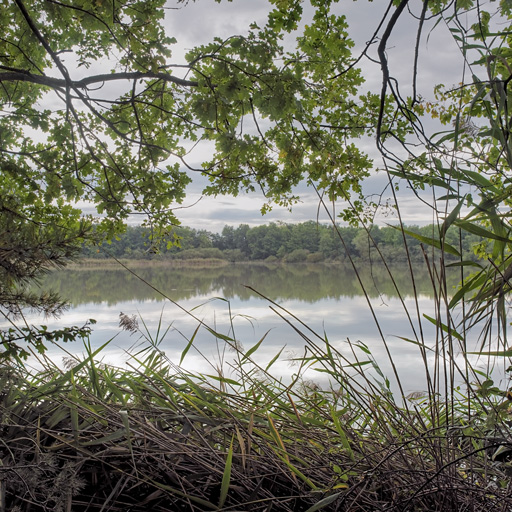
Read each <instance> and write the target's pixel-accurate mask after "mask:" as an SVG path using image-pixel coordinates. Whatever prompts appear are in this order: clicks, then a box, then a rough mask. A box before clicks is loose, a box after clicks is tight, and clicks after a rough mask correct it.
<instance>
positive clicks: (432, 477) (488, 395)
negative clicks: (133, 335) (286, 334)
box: [0, 301, 512, 512]
mask: <svg viewBox="0 0 512 512" xmlns="http://www.w3.org/2000/svg"><path fill="white" fill-rule="evenodd" d="M270 305H271V307H272V308H273V309H274V311H275V312H276V314H278V315H280V316H281V317H282V318H283V321H285V322H287V323H288V324H289V325H290V327H291V328H292V330H293V331H294V332H295V333H296V334H298V335H299V336H301V337H302V339H303V340H304V342H305V347H306V353H305V356H304V357H302V358H298V361H296V362H297V363H298V367H297V371H296V373H295V375H294V378H293V380H292V381H291V382H283V380H282V379H280V378H278V377H276V376H273V374H272V366H273V364H275V362H276V361H277V359H278V356H280V355H281V354H280V353H278V354H276V356H275V357H273V358H272V359H271V360H270V361H269V362H268V363H266V364H265V365H262V364H261V363H258V362H257V361H256V360H255V358H256V355H257V353H258V349H259V348H260V346H261V343H262V342H263V339H262V340H260V341H259V342H258V343H256V344H255V345H254V346H253V347H251V348H249V349H248V350H244V349H243V348H242V346H241V345H240V343H238V342H236V341H235V340H234V339H233V338H231V337H230V336H227V335H225V334H222V333H219V332H216V331H214V330H213V329H211V328H209V327H207V326H205V325H204V324H199V325H198V327H197V329H196V331H195V332H194V334H193V335H192V336H191V338H190V339H189V343H188V344H187V347H186V348H185V350H184V352H183V354H182V357H181V360H182V361H183V360H184V358H186V357H187V354H188V352H189V350H192V349H194V339H195V336H196V335H197V333H198V332H199V330H200V329H207V330H208V331H209V333H210V335H211V336H213V337H215V339H216V340H217V341H219V340H220V341H221V342H222V343H224V344H225V345H226V346H227V347H228V348H229V349H230V350H231V351H232V355H233V357H232V358H230V359H229V361H228V360H226V361H225V364H224V366H223V367H222V368H219V370H218V371H217V372H212V373H211V374H210V375H206V374H196V373H191V372H187V371H185V370H183V369H182V368H180V367H179V366H177V365H176V364H175V363H173V362H172V361H170V360H168V359H167V358H166V356H165V354H164V353H163V352H162V351H160V349H159V343H160V341H161V340H162V339H163V338H164V337H165V334H166V331H165V329H164V328H163V327H162V328H161V329H158V332H157V333H153V334H152V333H149V332H148V331H147V330H146V329H145V326H144V323H143V322H142V327H140V326H139V321H138V320H137V319H135V318H130V317H126V318H124V319H123V320H124V321H123V322H122V326H123V328H124V329H126V330H128V331H131V332H137V333H138V334H139V335H140V336H142V337H143V338H144V339H145V341H146V344H145V346H144V347H143V348H141V349H139V350H137V351H134V352H133V353H132V354H131V356H130V360H129V364H128V366H127V367H126V368H123V369H121V368H116V367H113V366H108V365H105V364H102V363H101V362H99V359H100V358H101V354H102V350H104V349H105V346H103V347H100V348H99V349H97V350H93V349H92V348H91V347H90V345H87V344H86V345H85V349H86V356H85V357H83V358H82V359H79V358H77V357H75V356H70V357H69V358H68V359H67V360H66V365H65V367H64V368H60V367H58V366H57V365H56V364H55V363H54V362H53V361H51V360H49V359H48V358H46V357H45V356H40V357H39V365H40V368H41V369H39V370H37V371H35V370H32V369H30V367H28V365H27V364H26V363H24V362H23V361H21V360H18V361H11V363H9V364H5V365H4V366H3V367H2V369H1V372H0V383H1V389H3V390H4V392H3V393H2V394H1V395H0V412H1V415H2V416H1V417H2V420H1V428H2V437H1V439H2V467H1V468H0V475H1V480H0V482H1V487H0V489H1V493H2V495H1V502H0V503H1V506H0V510H1V511H2V512H3V511H6V510H13V511H16V510H29V509H30V510H32V511H38V510H41V511H42V510H56V511H60V510H62V511H71V510H73V511H75V510H76V511H80V510H84V511H85V510H103V511H116V510H127V509H128V508H129V509H130V510H140V511H142V510H154V511H158V510H162V511H164V510H165V511H169V510H195V511H203V510H232V511H236V510H238V511H239V510H244V511H249V510H251V511H253V510H254V511H269V510H272V511H298V510H301V511H308V512H313V511H316V510H350V511H370V510H425V511H427V510H510V508H511V507H512V495H511V493H510V465H509V463H508V462H507V460H508V448H507V446H508V441H506V440H505V438H504V429H506V428H507V426H508V401H507V399H506V398H505V397H504V396H503V392H501V391H500V390H499V389H498V388H496V387H494V386H493V385H492V384H491V383H490V382H489V381H486V382H483V383H482V384H481V385H479V386H475V385H473V384H471V383H467V387H466V388H465V390H464V391H461V390H453V393H450V394H449V395H446V394H445V395H444V396H443V395H442V394H440V393H437V392H436V393H435V394H431V395H430V396H429V394H428V393H425V394H416V395H412V396H409V397H407V398H406V399H405V400H402V397H396V396H394V395H393V393H392V392H391V390H390V381H389V379H388V378H387V377H385V376H384V375H383V374H382V372H381V370H380V368H379V366H378V363H377V362H376V361H375V360H374V359H373V357H372V355H371V352H370V351H369V350H368V348H367V347H366V346H365V345H364V344H362V343H360V342H359V343H349V342H347V343H348V344H349V345H350V350H351V351H352V353H353V356H352V357H351V358H350V360H349V359H347V356H346V355H345V354H346V353H347V351H346V350H343V353H342V351H341V350H340V349H339V348H338V347H337V346H335V345H334V344H331V343H330V342H329V340H328V339H327V338H326V337H325V336H323V335H319V334H317V333H314V332H313V331H311V330H310V329H309V328H308V327H307V326H305V325H304V324H302V322H301V321H300V319H298V318H296V317H294V316H293V314H291V313H290V312H288V311H286V310H284V309H283V308H280V307H279V306H278V305H277V304H274V303H272V302H271V301H270ZM306 368H308V369H309V370H311V369H312V368H313V369H316V371H318V372H321V374H322V375H327V376H328V377H329V381H330V386H329V387H328V388H326V389H321V388H320V387H318V386H317V385H315V384H314V383H312V382H311V381H309V380H306V379H305V378H304V371H305V369H306Z"/></svg>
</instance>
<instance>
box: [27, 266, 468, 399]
mask: <svg viewBox="0 0 512 512" xmlns="http://www.w3.org/2000/svg"><path fill="white" fill-rule="evenodd" d="M137 274H138V275H140V277H141V278H142V279H143V280H144V281H146V282H148V283H150V284H151V285H152V286H153V287H154V288H152V287H151V286H148V285H146V284H144V282H142V281H141V280H140V279H138V278H137V277H136V276H134V275H132V274H130V273H129V272H128V271H126V270H124V269H108V270H96V269H95V270H77V271H71V270H66V271H61V272H56V273H54V274H51V275H50V276H48V278H47V280H46V282H45V283H44V286H45V287H50V288H51V289H53V290H56V291H58V292H59V293H60V294H61V295H62V296H63V297H64V298H66V299H68V300H69V301H70V303H71V304H72V308H71V310H70V311H69V312H68V313H67V314H65V315H64V316H63V317H62V319H61V320H59V321H57V322H54V321H52V322H48V323H49V327H50V328H53V327H56V326H57V325H71V324H73V325H80V324H83V323H84V322H85V321H86V320H87V319H88V318H95V319H96V320H97V321H98V323H97V325H96V329H95V331H94V336H93V339H92V342H93V345H94V346H99V345H100V344H102V343H104V342H105V341H107V340H108V339H111V338H113V337H114V340H113V341H112V342H111V344H110V346H109V350H108V351H106V352H105V353H104V357H105V359H106V360H107V361H108V362H113V363H115V364H120V361H121V360H122V359H123V357H125V356H126V352H125V351H127V350H129V349H130V347H132V346H134V345H136V344H137V343H138V342H139V337H138V336H136V335H135V336H134V335H130V334H129V333H127V332H120V329H119V313H120V312H123V313H125V314H128V315H137V316H139V317H140V318H141V319H142V320H143V323H142V321H141V328H142V330H145V329H147V332H148V333H149V335H151V336H155V335H156V333H157V331H158V329H159V327H161V328H162V330H165V329H167V327H168V326H170V328H169V331H168V332H167V334H166V336H165V338H164V339H163V341H162V342H161V345H160V346H161V348H162V349H163V350H164V351H165V352H166V354H167V355H168V356H169V357H170V358H171V360H172V361H174V362H175V363H178V362H179V360H180V356H181V353H182V351H183V350H184V348H185V347H186V346H187V343H188V339H190V337H191V336H192V335H193V333H194V331H195V330H196V328H197V326H198V322H199V321H203V322H204V323H205V324H207V325H208V326H210V327H211V328H213V329H216V330H217V331H218V332H220V333H222V334H226V335H229V336H232V337H234V338H236V339H237V340H238V341H239V342H240V343H242V344H243V345H244V347H245V348H246V349H248V348H249V347H251V346H252V345H254V344H255V343H257V342H258V341H259V340H260V339H261V338H262V337H263V336H264V335H265V334H266V333H268V334H267V335H266V338H265V340H264V343H262V345H261V347H260V349H259V350H258V352H257V353H256V359H257V361H258V363H260V364H263V365H265V364H266V363H267V362H268V361H270V360H271V359H272V358H273V356H274V355H275V354H276V353H277V352H278V351H279V350H281V348H282V347H283V346H286V348H285V350H284V352H283V354H284V355H285V357H284V358H282V359H281V360H280V361H279V362H278V363H276V364H275V366H274V368H273V374H276V372H277V374H279V375H281V376H282V377H283V378H285V379H286V378H290V376H291V375H292V374H293V373H294V372H295V371H296V369H295V368H294V367H293V366H290V364H289V361H287V357H288V359H289V358H290V357H293V356H294V355H303V354H304V350H305V339H304V337H303V336H301V335H300V334H299V333H298V332H297V331H296V330H294V329H293V328H292V327H291V326H290V325H289V324H288V323H287V322H286V321H285V320H283V318H281V317H280V316H279V315H278V314H276V312H275V311H273V310H272V309H271V307H270V306H271V303H269V302H268V301H267V300H264V299H263V298H262V297H261V296H259V295H257V294H255V293H254V292H253V291H251V290H250V289H249V288H247V286H250V287H253V288H254V289H256V290H258V292H260V293H261V294H262V295H264V296H266V297H268V298H269V299H271V300H272V301H275V302H276V303H278V304H280V305H281V306H282V307H283V308H284V310H281V314H283V315H284V317H286V318H288V319H289V320H290V321H291V322H292V323H295V324H296V325H298V327H299V328H300V329H303V330H304V331H305V332H306V334H307V335H308V336H312V335H311V333H310V332H308V331H307V330H306V329H304V328H303V327H302V326H301V325H300V324H297V322H296V321H295V320H294V319H293V318H291V317H289V316H288V315H287V313H286V311H288V312H290V313H291V314H293V315H295V316H296V317H297V318H299V319H300V320H301V321H302V322H304V324H306V325H307V326H308V327H309V328H311V329H312V330H313V331H315V332H316V333H318V334H319V336H320V337H323V336H327V337H328V339H329V341H330V343H331V344H332V345H333V346H335V347H336V348H338V349H339V350H340V351H342V352H343V353H344V354H345V353H346V355H347V357H350V352H351V351H350V348H349V346H348V345H347V339H349V340H351V341H357V340H361V341H363V342H364V343H365V344H367V345H368V346H369V347H370V349H371V352H372V355H373V356H374V357H375V359H376V360H377V361H378V362H379V364H380V365H381V367H382V370H383V372H384V373H385V374H386V375H389V376H391V374H392V370H391V365H390V362H389V358H388V356H387V353H386V349H385V347H384V344H383V342H382V337H381V336H380V333H379V331H378V329H377V325H376V323H375V320H374V317H373V314H372V312H371V310H370V308H369V306H368V299H369V300H370V302H371V303H372V306H373V308H374V313H375V315H376V317H377V319H378V322H379V326H380V329H381V332H382V333H383V336H384V339H385V340H386V341H387V343H388V344H389V347H390V350H391V353H392V357H393V359H394V360H395V363H396V364H397V365H398V366H399V370H400V375H401V378H402V379H403V382H404V387H405V389H406V390H409V391H418V390H422V389H424V368H423V363H422V362H421V359H420V357H419V352H418V348H417V346H415V345H413V344H411V343H407V342H405V341H403V339H400V337H402V338H413V337H414V330H418V323H419V321H421V316H420V319H418V318H413V320H412V322H409V321H408V319H407V315H406V312H405V309H404V304H405V308H406V309H408V310H409V311H411V312H412V311H415V307H416V305H415V303H414V295H413V286H412V283H411V281H410V276H409V274H408V272H407V271H406V269H403V268H402V269H393V276H394V280H395V283H393V281H392V280H391V279H390V277H389V275H388V274H387V271H386V270H385V269H384V268H382V267H376V266H374V267H370V266H367V267H366V268H363V269H362V270H361V272H360V279H361V280H362V282H363V283H364V286H365V289H366V291H367V294H368V297H365V296H364V295H363V294H362V289H361V286H360V284H359V281H358V277H357V276H356V274H355V273H354V271H353V270H351V269H348V268H346V267H340V266H329V265H294V266H291V265H289V266H278V265H275V266H269V265H229V266H225V267H217V268H143V269H137ZM457 282H458V277H457V275H456V274H454V275H453V277H452V280H451V286H455V285H456V284H457ZM415 286H416V291H417V297H418V305H419V309H420V311H421V314H423V313H426V314H428V315H433V314H434V301H433V295H432V286H431V283H430V280H429V278H428V273H427V271H426V269H415ZM396 288H398V290H400V293H401V295H402V299H399V298H398V292H397V290H396ZM155 289H156V290H159V291H161V292H162V293H163V294H165V295H166V296H168V297H169V298H170V299H171V301H166V300H165V299H164V298H163V296H162V294H160V293H158V292H157V291H155ZM172 301H174V303H173V302H172ZM402 301H403V303H402ZM184 310H186V311H190V312H191V315H189V314H187V313H185V312H184ZM285 310H286V311H285ZM29 322H30V323H41V322H40V321H37V320H36V319H35V318H29ZM423 328H424V333H425V337H426V338H425V339H427V340H432V343H434V342H435V333H434V329H433V327H432V326H429V325H428V324H427V325H424V326H423ZM316 341H317V342H318V339H317V340H316ZM194 345H195V348H196V349H197V350H198V351H200V352H201V354H203V356H204V357H203V356H200V355H199V354H198V353H193V351H191V352H190V353H189V354H188V355H187V357H186V360H185V362H184V366H185V367H186V368H189V369H194V370H196V371H203V372H209V373H211V372H212V371H214V367H215V366H217V365H220V364H221V362H222V360H223V358H225V360H229V358H230V357H231V354H230V353H229V351H227V352H225V346H224V344H223V343H222V342H220V341H219V340H218V339H215V337H214V336H212V335H211V333H209V332H208V331H207V330H206V329H200V330H199V332H198V334H197V336H196V338H195V343H194ZM67 348H68V350H71V351H74V352H77V351H80V348H79V347H76V346H71V345H70V346H68V347H67ZM50 355H52V357H55V358H58V357H60V355H59V353H58V352H57V351H55V349H51V350H50ZM212 365H213V368H212ZM310 374H311V375H310V377H311V378H313V379H314V380H316V381H317V382H322V381H325V380H326V379H325V376H324V375H322V374H319V373H318V372H315V371H312V372H310ZM393 387H394V388H395V389H396V387H395V386H393Z"/></svg>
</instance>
